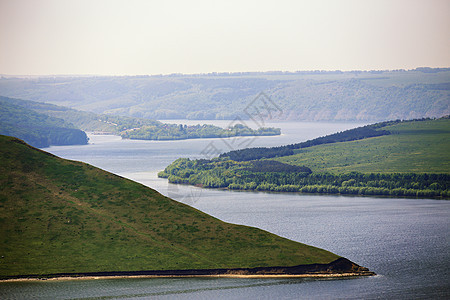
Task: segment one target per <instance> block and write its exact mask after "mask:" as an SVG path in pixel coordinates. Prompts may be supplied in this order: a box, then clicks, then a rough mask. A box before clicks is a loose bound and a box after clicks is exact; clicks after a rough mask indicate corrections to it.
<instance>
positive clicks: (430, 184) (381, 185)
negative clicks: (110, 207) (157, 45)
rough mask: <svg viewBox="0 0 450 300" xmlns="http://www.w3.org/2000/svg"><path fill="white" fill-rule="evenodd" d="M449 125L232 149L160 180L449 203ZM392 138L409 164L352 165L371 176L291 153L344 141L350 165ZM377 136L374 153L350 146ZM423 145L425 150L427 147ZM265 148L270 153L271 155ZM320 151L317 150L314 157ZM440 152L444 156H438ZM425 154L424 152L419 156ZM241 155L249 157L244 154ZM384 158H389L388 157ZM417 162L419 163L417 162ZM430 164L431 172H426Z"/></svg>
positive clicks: (401, 126)
mask: <svg viewBox="0 0 450 300" xmlns="http://www.w3.org/2000/svg"><path fill="white" fill-rule="evenodd" d="M448 121H449V120H448V118H442V119H439V120H429V119H420V120H410V121H392V122H382V123H377V124H373V125H369V126H364V127H360V128H356V129H352V130H348V131H344V132H341V133H336V134H332V135H329V136H326V137H321V138H318V139H314V140H311V141H307V142H304V143H298V144H293V145H289V146H283V147H276V148H254V149H245V150H242V151H233V152H231V155H230V153H226V154H224V155H221V156H220V157H217V158H213V159H210V160H207V159H199V160H190V159H188V158H180V159H178V160H176V161H174V162H173V163H172V164H170V165H169V166H167V167H166V168H165V169H164V171H162V172H160V173H159V174H158V176H159V177H163V178H168V180H169V182H171V183H180V184H190V185H196V186H201V187H208V188H227V189H233V190H256V191H271V192H301V193H328V194H345V195H380V196H404V197H419V198H420V197H436V198H446V199H447V198H450V174H449V172H448V167H447V166H448V163H449V159H448V155H447V154H446V153H445V154H442V151H441V150H440V148H439V147H444V149H445V147H446V143H448V142H447V141H448V135H449V129H448V125H449V123H448ZM377 129H378V130H377ZM393 135H398V136H397V138H396V140H397V141H398V143H400V144H401V145H405V146H406V148H400V150H401V152H400V153H394V152H393V153H392V154H393V155H394V156H396V157H398V156H400V157H401V158H402V159H403V160H404V161H403V160H402V161H401V163H397V164H396V166H397V169H394V171H392V170H389V171H388V172H373V171H370V170H371V168H374V166H372V165H375V168H376V165H378V164H379V163H377V162H376V161H375V162H374V163H373V164H371V159H373V157H371V156H370V154H369V155H368V156H367V155H363V162H361V160H358V159H355V161H354V162H353V163H354V164H355V165H356V166H359V165H360V164H362V165H363V166H366V170H367V172H364V171H362V172H356V171H350V172H348V171H343V172H342V171H341V172H329V171H324V170H320V169H317V166H316V165H314V167H315V169H314V171H313V170H312V169H311V168H309V167H308V165H306V166H303V165H300V164H299V162H300V161H301V160H299V161H297V160H296V159H297V158H298V157H300V158H301V157H303V156H304V155H305V154H304V153H303V152H301V151H300V152H298V151H296V152H297V154H296V155H291V152H293V151H294V150H296V149H300V148H302V147H304V148H308V147H312V146H314V145H321V147H322V148H325V147H327V146H330V145H334V144H337V143H338V142H339V144H342V145H347V148H345V152H346V154H344V155H338V157H337V158H336V159H337V160H338V161H339V160H340V161H339V164H343V165H344V166H347V165H348V163H349V162H350V161H349V160H348V157H346V155H352V153H355V154H356V152H361V153H363V154H364V153H365V152H364V151H366V150H370V151H371V150H373V149H378V148H379V150H380V151H381V152H383V151H384V150H383V149H385V148H384V147H385V144H386V143H387V144H388V145H390V147H392V146H394V144H393V142H392V141H391V140H388V141H386V142H384V140H383V139H386V138H389V137H391V136H393ZM372 137H376V138H375V139H370V140H371V143H372V144H373V145H371V147H372V149H370V147H366V146H365V148H364V150H363V149H361V148H360V147H359V146H358V145H354V144H351V143H353V142H352V141H354V140H358V141H362V140H369V139H367V138H372ZM380 138H381V139H380ZM443 141H444V144H443ZM424 143H425V144H426V146H425V149H424V148H423V147H422V146H423V144H424ZM411 148H413V150H414V149H416V151H413V152H414V153H412V154H410V151H411ZM438 148H439V149H438ZM265 149H268V150H267V152H265V151H266V150H265ZM436 149H437V150H436ZM447 149H448V148H447ZM319 150H320V149H316V151H314V150H312V151H311V153H312V155H314V153H315V152H317V151H319ZM435 150H436V151H437V153H441V154H439V155H437V156H436V155H434V154H433V153H434V152H435ZM302 151H303V150H302ZM396 151H397V150H396ZM427 151H428V152H429V153H428V154H427ZM422 152H424V153H425V154H424V155H422V156H418V155H417V154H418V153H422ZM240 153H244V155H239V154H240ZM283 153H287V155H288V156H282V155H283ZM369 153H372V152H369ZM270 155H274V156H273V157H275V156H279V157H278V158H277V160H270V159H267V158H268V157H270ZM385 155H386V153H385ZM319 156H320V154H319ZM318 159H319V160H321V161H323V160H324V159H325V158H324V157H318ZM384 159H388V158H387V156H386V157H385V158H384ZM417 159H418V160H419V161H418V162H416V160H417ZM436 160H439V164H440V168H437V169H436V168H434V169H433V170H435V171H436V170H437V171H438V172H437V173H433V172H430V171H429V170H431V169H430V168H431V166H435V165H436ZM306 162H308V160H306ZM417 164H418V165H421V166H422V167H421V169H420V170H421V171H420V172H411V171H409V170H410V168H415V166H416V165H417ZM427 165H429V166H430V168H427V167H426V166H427ZM414 170H415V169H414ZM439 172H440V173H439Z"/></svg>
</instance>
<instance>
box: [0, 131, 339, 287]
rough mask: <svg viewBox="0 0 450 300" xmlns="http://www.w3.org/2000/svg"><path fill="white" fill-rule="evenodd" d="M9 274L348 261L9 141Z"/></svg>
mask: <svg viewBox="0 0 450 300" xmlns="http://www.w3.org/2000/svg"><path fill="white" fill-rule="evenodd" d="M0 186H1V187H2V188H1V189H0V204H1V205H0V256H1V262H0V278H8V277H14V276H20V275H31V274H35V275H36V274H37V275H45V274H56V273H86V272H112V271H129V272H131V271H142V270H186V269H217V268H252V267H272V266H295V265H311V264H315V263H321V264H328V263H330V262H332V261H335V260H336V259H338V258H339V256H337V255H335V254H332V253H330V252H328V251H325V250H321V249H318V248H315V247H311V246H307V245H304V244H301V243H297V242H294V241H291V240H288V239H285V238H281V237H279V236H276V235H274V234H271V233H268V232H266V231H263V230H259V229H256V228H252V227H247V226H241V225H233V224H229V223H225V222H222V221H220V220H218V219H216V218H213V217H211V216H209V215H207V214H205V213H202V212H200V211H198V210H196V209H194V208H192V207H190V206H187V205H185V204H182V203H179V202H176V201H174V200H171V199H169V198H167V197H165V196H163V195H161V194H159V193H158V192H156V191H155V190H152V189H150V188H148V187H145V186H143V185H141V184H138V183H136V182H133V181H130V180H127V179H124V178H122V177H119V176H117V175H114V174H111V173H108V172H105V171H102V170H100V169H97V168H94V167H92V166H90V165H87V164H84V163H80V162H74V161H68V160H64V159H61V158H58V157H55V156H53V155H51V154H49V153H46V152H44V151H41V150H38V149H35V148H32V147H31V146H29V145H27V144H25V143H24V142H23V141H21V140H18V139H16V138H12V137H6V136H0Z"/></svg>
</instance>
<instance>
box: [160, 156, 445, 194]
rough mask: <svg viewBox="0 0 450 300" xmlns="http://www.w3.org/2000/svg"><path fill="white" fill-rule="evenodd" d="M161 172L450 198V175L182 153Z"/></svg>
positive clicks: (192, 178) (194, 181) (270, 185)
mask: <svg viewBox="0 0 450 300" xmlns="http://www.w3.org/2000/svg"><path fill="white" fill-rule="evenodd" d="M158 176H159V177H162V178H168V180H169V182H171V183H181V184H191V185H197V186H201V187H207V188H228V189H232V190H256V191H271V192H302V193H327V194H344V195H384V196H409V197H443V198H449V197H450V174H426V173H425V174H415V173H393V174H380V173H376V174H374V173H371V174H363V173H358V172H351V173H344V174H332V173H312V172H311V170H310V169H309V168H307V167H296V166H291V165H287V164H283V163H279V162H276V161H270V160H264V161H255V162H236V161H232V160H222V159H215V160H189V159H188V158H180V159H178V160H176V161H174V162H173V163H172V164H171V165H170V166H168V167H167V168H166V169H165V170H164V171H163V172H160V173H159V174H158Z"/></svg>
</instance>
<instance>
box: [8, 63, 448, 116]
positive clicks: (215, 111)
mask: <svg viewBox="0 0 450 300" xmlns="http://www.w3.org/2000/svg"><path fill="white" fill-rule="evenodd" d="M260 92H265V93H266V94H267V95H269V96H270V98H271V100H272V101H273V103H274V104H276V105H277V107H279V108H280V109H281V110H282V111H283V113H282V114H277V115H273V116H271V119H272V120H294V121H298V120H302V121H306V120H313V121H323V120H326V121H368V122H378V121H382V120H393V119H413V118H422V117H442V116H444V115H448V114H450V69H449V68H436V69H432V68H417V69H415V70H407V71H406V70H396V71H352V72H341V71H333V72H324V71H312V72H301V71H300V72H265V73H251V72H247V73H213V74H198V75H183V74H172V75H167V76H125V77H106V76H103V77H102V76H86V77H62V76H61V77H30V78H14V77H6V76H5V77H2V78H0V95H2V96H7V97H14V98H20V99H29V100H34V101H39V102H48V103H53V104H58V105H63V106H68V107H71V108H75V109H78V110H84V111H90V112H95V113H97V114H113V115H121V116H129V117H138V118H147V119H155V120H161V119H162V120H164V119H194V120H208V119H230V120H232V119H234V118H236V117H240V118H242V119H248V118H249V114H246V113H244V112H245V111H246V109H247V110H249V106H252V103H253V104H255V103H254V102H253V101H254V100H255V98H256V97H257V96H258V95H259V93H260Z"/></svg>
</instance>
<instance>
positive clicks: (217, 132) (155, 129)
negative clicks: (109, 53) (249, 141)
mask: <svg viewBox="0 0 450 300" xmlns="http://www.w3.org/2000/svg"><path fill="white" fill-rule="evenodd" d="M0 101H1V102H0V103H4V105H9V106H15V107H16V108H17V109H16V110H15V111H14V113H15V114H18V113H26V114H30V113H31V111H34V112H35V113H34V114H36V113H38V114H43V115H46V116H48V117H45V118H44V117H43V116H41V118H40V122H41V123H42V122H44V121H43V120H42V119H46V120H59V122H60V123H61V122H63V120H64V121H65V122H66V124H67V125H66V126H72V127H73V126H75V127H77V128H79V129H81V130H85V131H93V132H102V133H110V134H116V135H120V136H121V137H123V138H128V139H141V140H180V139H196V138H223V137H233V136H269V135H280V134H281V130H280V129H279V128H272V127H269V128H268V127H260V128H258V129H251V128H250V127H248V126H246V125H243V124H241V123H239V122H237V123H236V124H235V125H234V126H232V127H228V128H221V127H218V126H214V125H208V124H203V125H200V124H198V125H189V126H187V125H182V124H165V123H162V122H159V121H156V120H149V119H143V118H133V117H123V116H114V115H105V114H101V115H99V114H95V113H92V112H86V111H80V110H75V109H71V108H68V107H64V106H59V105H54V104H49V103H42V102H36V101H29V100H22V99H14V98H8V97H2V96H0ZM5 107H6V106H5ZM19 108H20V109H19ZM7 118H9V119H10V120H11V121H14V120H16V119H17V118H16V117H14V116H13V115H12V111H10V112H9V115H5V118H4V119H5V120H6V119H7ZM43 124H44V123H42V125H43ZM72 124H73V125H72ZM36 125H39V124H36ZM30 131H31V129H28V131H27V133H28V134H29V133H30ZM9 133H10V132H9V131H8V132H5V134H9ZM10 135H13V136H15V135H14V134H13V133H12V132H11V133H10ZM23 137H24V138H25V136H23Z"/></svg>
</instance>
